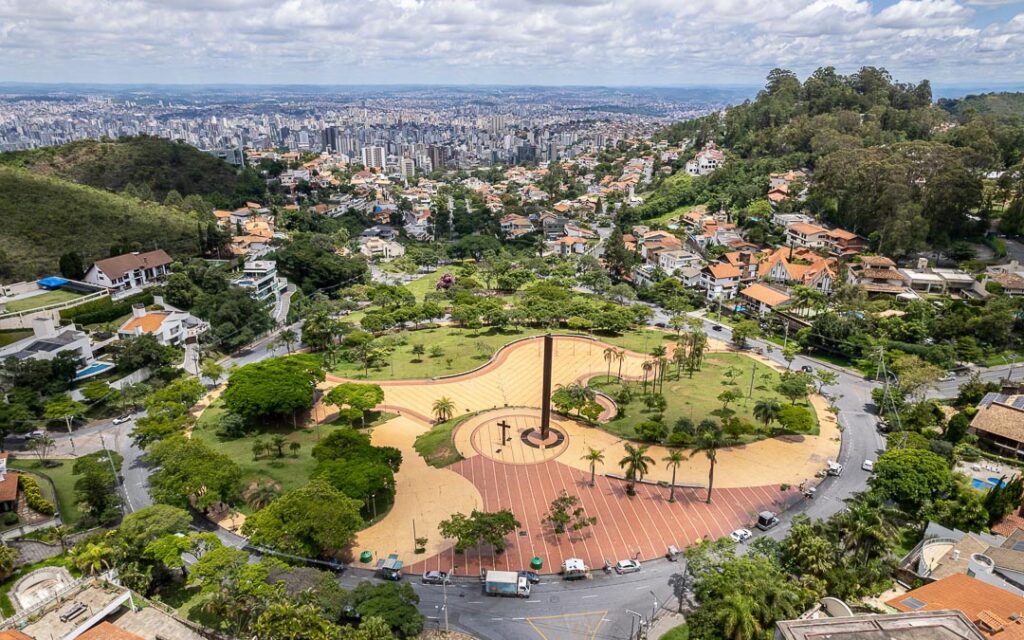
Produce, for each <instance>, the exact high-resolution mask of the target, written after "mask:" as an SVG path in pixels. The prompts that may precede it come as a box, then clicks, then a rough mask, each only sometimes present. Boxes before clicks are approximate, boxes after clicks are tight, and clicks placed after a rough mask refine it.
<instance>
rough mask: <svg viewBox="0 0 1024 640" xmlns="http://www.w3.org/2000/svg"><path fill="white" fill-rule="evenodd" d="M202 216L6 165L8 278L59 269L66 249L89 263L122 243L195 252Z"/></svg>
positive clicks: (2, 197) (2, 215) (2, 187)
mask: <svg viewBox="0 0 1024 640" xmlns="http://www.w3.org/2000/svg"><path fill="white" fill-rule="evenodd" d="M200 217H201V216H200V214H197V213H191V212H186V211H183V210H180V209H177V208H174V207H167V206H163V205H159V204H154V203H151V202H144V201H142V200H139V199H138V198H133V197H129V196H125V195H120V194H115V193H110V192H107V191H102V190H99V189H95V188H92V187H88V186H83V185H79V184H75V183H73V182H70V181H67V180H62V179H60V178H56V177H52V176H46V175H40V174H39V173H35V172H32V171H28V170H26V169H21V168H16V167H11V166H4V165H3V164H0V277H2V279H3V280H4V281H12V280H21V279H26V278H35V277H38V276H42V275H52V274H55V273H58V271H59V270H58V263H59V260H60V256H61V255H63V254H64V253H67V252H71V251H74V252H76V253H78V254H79V255H80V256H81V257H82V259H83V261H84V262H85V264H86V265H89V264H91V263H92V262H93V261H94V260H97V259H99V258H106V257H108V256H109V255H110V253H111V247H114V246H117V247H128V248H132V247H137V248H138V249H153V248H156V247H159V248H162V249H164V250H166V251H167V252H168V253H170V254H171V255H172V256H174V257H182V256H188V255H195V254H197V252H198V247H199V235H200V232H199V227H200V225H202V226H204V227H205V225H206V224H207V221H206V220H200ZM211 219H212V217H211Z"/></svg>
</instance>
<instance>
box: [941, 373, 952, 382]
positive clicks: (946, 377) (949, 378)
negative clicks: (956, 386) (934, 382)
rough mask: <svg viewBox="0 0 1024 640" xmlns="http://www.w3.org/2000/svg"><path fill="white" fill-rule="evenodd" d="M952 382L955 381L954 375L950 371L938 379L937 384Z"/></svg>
mask: <svg viewBox="0 0 1024 640" xmlns="http://www.w3.org/2000/svg"><path fill="white" fill-rule="evenodd" d="M954 380H956V375H955V374H954V373H953V372H952V371H951V372H949V373H947V374H946V375H944V376H942V377H941V378H939V382H953V381H954Z"/></svg>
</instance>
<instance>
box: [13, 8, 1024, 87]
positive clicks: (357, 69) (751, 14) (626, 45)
mask: <svg viewBox="0 0 1024 640" xmlns="http://www.w3.org/2000/svg"><path fill="white" fill-rule="evenodd" d="M978 2H984V3H985V4H994V3H993V2H991V0H978ZM978 2H971V3H969V4H977V3H978ZM973 15H974V10H973V9H971V8H970V7H968V6H966V4H963V3H962V2H957V1H956V0H899V1H898V2H896V3H895V4H893V5H891V6H888V7H886V8H882V7H881V6H879V4H878V2H877V0H874V1H873V0H775V1H774V2H770V3H768V2H764V1H763V0H687V1H685V2H683V1H681V0H362V1H361V2H354V1H352V0H125V1H123V2H119V3H111V2H109V0H0V50H2V51H3V53H4V71H5V73H4V74H3V75H2V76H0V80H54V81H56V80H77V81H126V82H139V81H165V82H296V83H300V82H339V83H343V82H509V83H520V82H540V83H575V84H623V83H625V84H642V83H650V84H679V83H688V82H690V83H696V82H704V83H709V82H749V81H760V79H761V78H762V77H763V76H764V74H765V72H766V71H767V69H769V68H771V67H773V66H777V65H784V66H789V67H791V68H793V69H794V70H796V71H798V72H800V73H807V72H809V71H811V70H813V69H814V68H815V67H817V66H822V65H835V66H837V67H839V68H840V69H841V70H843V71H846V72H848V71H850V70H852V69H854V68H856V67H857V66H860V65H863V64H871V65H879V66H886V67H888V68H890V70H891V71H892V72H893V73H894V75H896V76H897V77H901V72H903V73H905V74H908V75H909V77H906V79H908V80H911V79H917V78H920V77H924V76H930V77H933V78H937V79H945V80H977V79H982V78H985V77H991V78H998V79H1000V80H1003V81H1005V80H1012V79H1014V78H1024V46H1020V45H1021V42H1020V40H1021V39H1022V38H1024V14H1022V15H1021V16H1017V17H1016V18H1013V19H1011V20H1009V21H1004V22H1001V23H995V24H990V25H988V26H985V27H983V28H977V27H975V26H973V24H972V18H973ZM997 53H998V55H996V54H997Z"/></svg>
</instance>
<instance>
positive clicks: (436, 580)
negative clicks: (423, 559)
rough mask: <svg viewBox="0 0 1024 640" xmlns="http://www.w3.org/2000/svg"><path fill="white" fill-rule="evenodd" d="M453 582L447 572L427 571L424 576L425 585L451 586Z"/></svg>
mask: <svg viewBox="0 0 1024 640" xmlns="http://www.w3.org/2000/svg"><path fill="white" fill-rule="evenodd" d="M451 583H452V580H451V578H450V577H449V576H448V572H447V571H426V572H424V574H423V584H451Z"/></svg>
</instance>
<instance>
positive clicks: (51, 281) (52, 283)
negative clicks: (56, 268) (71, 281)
mask: <svg viewBox="0 0 1024 640" xmlns="http://www.w3.org/2000/svg"><path fill="white" fill-rule="evenodd" d="M67 283H68V281H67V280H66V279H65V278H58V277H57V276H50V277H49V278H42V279H40V280H36V284H38V285H39V286H40V287H43V288H46V289H56V288H57V287H60V286H63V285H66V284H67Z"/></svg>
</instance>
